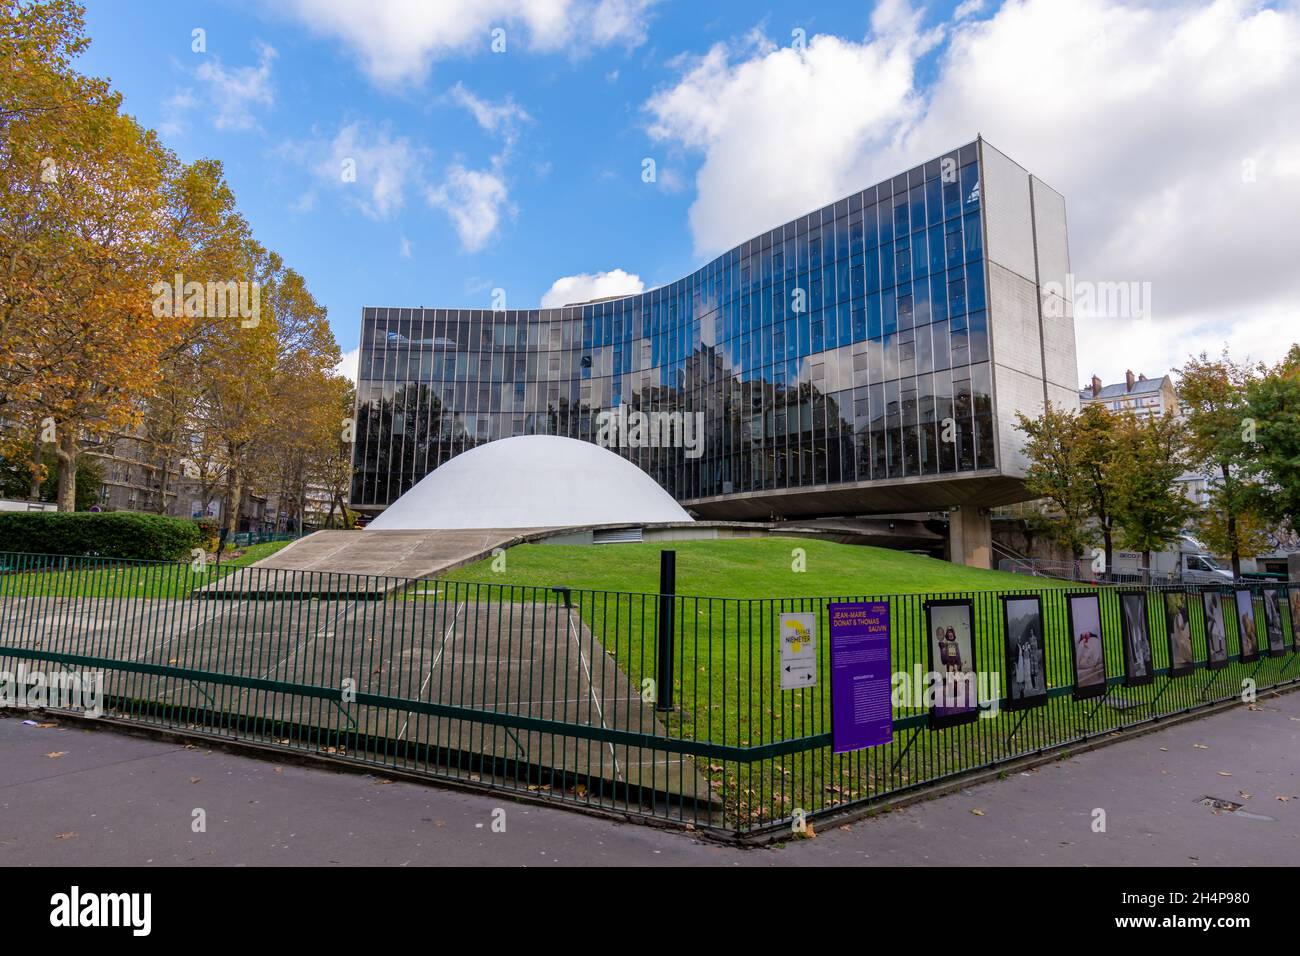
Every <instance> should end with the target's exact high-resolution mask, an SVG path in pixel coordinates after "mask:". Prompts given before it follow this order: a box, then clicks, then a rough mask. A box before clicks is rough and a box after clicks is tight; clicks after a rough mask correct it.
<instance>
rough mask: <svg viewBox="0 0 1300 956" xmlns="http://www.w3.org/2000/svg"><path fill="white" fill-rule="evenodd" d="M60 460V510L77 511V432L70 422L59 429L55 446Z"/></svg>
mask: <svg viewBox="0 0 1300 956" xmlns="http://www.w3.org/2000/svg"><path fill="white" fill-rule="evenodd" d="M54 449H55V454H56V455H58V458H59V497H58V502H59V510H60V511H76V510H77V430H76V428H75V427H74V426H73V425H72V424H71V423H70V422H64V423H63V425H62V426H61V427H60V429H59V435H58V441H57V442H55V445H54Z"/></svg>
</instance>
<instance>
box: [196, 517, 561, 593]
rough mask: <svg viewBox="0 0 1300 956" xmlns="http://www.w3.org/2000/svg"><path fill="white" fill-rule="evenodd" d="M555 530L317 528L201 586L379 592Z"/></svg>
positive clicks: (206, 589)
mask: <svg viewBox="0 0 1300 956" xmlns="http://www.w3.org/2000/svg"><path fill="white" fill-rule="evenodd" d="M554 530H555V529H551V528H475V529H470V530H442V531H379V530H367V531H317V532H315V533H314V534H309V535H307V537H305V538H300V539H299V540H297V541H295V542H293V544H291V545H289V546H288V547H287V548H282V549H281V550H279V551H277V552H276V553H275V554H273V555H271V556H270V557H269V558H264V559H263V560H261V561H258V562H257V563H256V564H252V565H249V566H248V567H247V568H240V569H239V570H238V571H234V572H232V573H230V574H228V575H226V576H225V577H223V578H222V579H221V580H219V581H216V582H214V583H212V584H209V585H207V586H206V587H203V588H200V589H199V590H198V591H197V592H195V593H196V594H197V595H199V596H203V597H310V596H312V595H315V594H331V595H335V596H356V597H361V596H365V595H367V594H369V595H372V596H377V595H379V594H383V593H385V592H387V591H391V590H393V589H394V588H397V587H401V586H402V585H403V584H404V583H405V582H406V580H410V579H417V578H430V577H434V576H435V575H438V574H442V573H444V572H447V571H450V570H453V569H454V568H458V567H460V566H462V565H465V564H472V563H473V562H475V561H479V560H482V559H483V558H485V557H487V556H488V555H490V554H491V553H492V551H493V550H494V549H496V548H508V547H511V546H512V545H515V544H519V543H520V542H523V541H531V540H535V539H537V538H540V537H545V536H546V535H547V534H548V533H550V532H552V531H554Z"/></svg>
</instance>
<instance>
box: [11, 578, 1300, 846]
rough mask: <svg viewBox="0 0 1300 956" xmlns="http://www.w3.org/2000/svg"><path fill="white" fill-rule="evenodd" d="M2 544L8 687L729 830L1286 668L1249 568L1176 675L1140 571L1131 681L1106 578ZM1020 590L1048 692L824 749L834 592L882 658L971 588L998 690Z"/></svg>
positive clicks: (972, 764) (1025, 751)
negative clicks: (428, 563) (1219, 643)
mask: <svg viewBox="0 0 1300 956" xmlns="http://www.w3.org/2000/svg"><path fill="white" fill-rule="evenodd" d="M0 567H2V568H3V569H4V570H3V572H0V670H2V671H5V672H8V673H9V674H11V675H18V676H19V677H20V678H21V679H20V680H19V681H18V683H19V685H21V686H22V687H26V688H35V687H36V686H38V685H39V683H40V682H41V681H42V680H43V681H44V682H45V683H46V684H52V683H54V682H56V680H63V681H65V682H72V681H73V680H74V679H75V678H78V677H79V676H80V677H85V676H86V675H88V674H101V675H102V677H101V679H100V683H99V685H98V688H99V690H98V693H99V694H101V695H102V696H101V697H99V698H98V700H99V702H100V703H101V705H102V708H103V713H104V715H106V716H110V717H114V718H118V719H122V720H126V721H130V722H133V723H138V724H148V725H152V726H157V727H164V728H171V729H177V730H183V731H187V732H191V733H198V734H206V735H212V736H214V737H219V738H227V739H233V740H239V741H246V742H254V743H258V744H262V745H267V746H271V747H275V748H283V749H287V750H294V751H303V752H310V753H313V754H323V755H327V756H329V757H332V758H335V759H339V760H346V761H352V762H357V763H361V764H365V765H368V766H371V767H373V768H374V769H375V770H376V772H383V771H385V770H400V771H406V772H411V773H415V774H420V775H427V776H430V777H436V778H444V779H458V780H462V781H470V782H473V783H476V784H479V785H482V786H486V787H491V788H499V789H503V790H509V791H516V792H521V793H529V794H532V795H534V796H538V797H543V798H547V799H550V800H554V801H557V802H561V803H570V804H572V803H577V804H582V805H584V806H589V807H599V808H603V809H606V810H611V811H615V812H619V813H625V814H628V815H631V816H635V817H649V818H656V819H659V820H667V821H673V822H676V823H680V824H690V825H693V826H695V827H698V828H707V829H711V830H716V831H720V832H726V833H732V834H738V833H753V832H761V831H764V830H768V829H774V828H778V827H786V826H789V823H790V821H791V820H792V819H794V818H796V817H797V816H799V815H800V814H806V815H808V816H809V817H815V816H816V815H818V814H822V813H826V812H830V811H834V810H838V809H843V808H846V807H850V806H854V805H862V804H868V803H870V802H872V801H878V800H880V799H881V798H884V797H888V796H892V795H896V794H899V793H902V792H905V791H907V790H909V789H912V788H917V787H920V786H923V785H926V784H931V783H934V782H935V781H939V780H943V779H944V778H948V777H952V776H954V775H957V774H962V773H965V772H968V771H971V770H975V769H978V768H985V767H990V766H994V765H997V764H1000V763H1005V762H1007V761H1010V760H1014V759H1016V758H1020V757H1023V756H1026V755H1032V754H1038V753H1043V752H1045V751H1050V750H1052V749H1054V748H1058V747H1061V746H1063V745H1065V744H1069V743H1072V742H1076V741H1080V740H1083V739H1086V738H1090V737H1095V736H1098V735H1104V734H1108V733H1111V732H1113V731H1115V730H1118V729H1121V728H1125V727H1133V726H1136V725H1139V724H1143V723H1146V722H1149V721H1153V720H1157V719H1159V718H1161V717H1165V716H1169V715H1172V714H1177V713H1181V712H1185V711H1191V710H1195V709H1197V708H1201V707H1205V706H1208V705H1210V704H1213V703H1215V702H1218V701H1222V700H1227V699H1230V698H1233V697H1237V696H1240V695H1241V694H1242V690H1243V686H1246V684H1245V682H1246V681H1247V680H1249V681H1253V682H1254V684H1255V686H1257V687H1258V688H1260V689H1266V688H1268V687H1271V686H1275V685H1280V684H1284V683H1291V682H1294V681H1295V680H1296V679H1297V678H1300V667H1297V664H1296V660H1297V654H1296V653H1295V647H1296V633H1295V627H1296V626H1297V625H1298V624H1300V620H1292V611H1293V608H1294V607H1295V606H1296V605H1293V604H1292V603H1291V602H1290V601H1289V600H1287V597H1288V595H1287V593H1286V591H1285V589H1281V593H1280V597H1281V600H1280V602H1279V603H1278V604H1277V605H1276V606H1277V607H1278V608H1279V609H1280V614H1281V617H1280V618H1278V619H1277V620H1278V621H1279V626H1281V627H1283V628H1284V631H1285V636H1286V640H1285V647H1284V648H1283V649H1281V653H1279V654H1278V655H1277V656H1269V655H1268V644H1267V642H1266V641H1265V640H1264V638H1263V635H1264V633H1265V628H1264V625H1263V622H1264V621H1265V614H1264V607H1263V597H1262V589H1256V592H1255V594H1254V602H1255V604H1254V614H1255V619H1256V620H1258V621H1259V622H1261V625H1260V628H1259V632H1260V635H1261V639H1260V641H1261V644H1262V645H1263V650H1264V656H1262V657H1261V658H1260V659H1259V660H1257V661H1243V660H1242V659H1241V647H1240V634H1239V628H1238V626H1237V620H1236V615H1234V614H1229V615H1227V616H1226V625H1227V645H1228V652H1229V660H1228V663H1227V666H1225V667H1223V668H1222V669H1215V670H1209V669H1207V668H1206V667H1205V663H1206V656H1207V649H1206V635H1205V627H1204V620H1203V618H1202V617H1201V615H1200V614H1193V615H1192V616H1191V627H1192V637H1193V646H1194V648H1195V651H1196V658H1197V668H1196V670H1195V671H1194V672H1193V673H1191V674H1188V675H1186V676H1177V677H1173V676H1170V674H1169V659H1168V653H1169V652H1168V648H1167V644H1166V642H1165V640H1164V639H1163V637H1164V635H1165V634H1166V629H1165V617H1164V610H1163V602H1162V601H1161V600H1160V599H1159V598H1158V596H1159V595H1160V593H1161V590H1162V589H1148V591H1147V593H1148V594H1149V595H1155V596H1156V599H1152V600H1149V601H1148V624H1149V631H1150V634H1151V635H1152V641H1151V643H1152V647H1153V651H1154V665H1155V673H1156V675H1157V677H1156V680H1155V681H1153V682H1151V683H1148V684H1146V685H1144V686H1125V683H1124V678H1123V676H1122V675H1123V664H1122V661H1123V657H1122V648H1121V626H1120V606H1119V597H1118V594H1119V592H1118V591H1117V590H1115V589H1110V588H1102V589H1100V590H1096V591H1094V590H1092V589H1088V588H1078V587H1071V586H1045V587H1041V588H1024V589H1018V590H1001V591H966V592H954V593H944V594H899V595H869V594H863V595H844V596H839V597H829V596H828V597H823V598H794V599H783V598H755V599H733V598H708V597H691V596H682V595H674V596H664V595H657V594H640V593H620V592H611V591H589V590H582V589H577V588H567V587H531V586H518V585H500V584H490V583H482V584H476V583H465V582H458V581H408V580H399V579H392V578H381V577H371V576H364V575H338V574H332V575H319V574H315V573H312V572H290V571H277V570H264V569H258V568H245V569H234V568H221V569H216V568H214V567H212V566H211V565H201V566H198V565H196V566H190V565H186V564H174V565H173V564H153V563H143V562H108V561H100V560H95V559H86V558H54V557H49V556H38V555H13V554H11V555H0ZM231 574H238V575H241V577H240V578H238V579H235V578H229V579H227V577H226V576H227V575H231ZM236 580H238V582H239V586H238V587H233V586H229V585H231V582H233V581H236ZM219 581H220V582H221V583H222V584H223V585H226V586H224V587H222V588H216V587H213V585H214V584H217V583H218V582H219ZM205 589H206V590H205ZM1187 590H1188V593H1196V589H1194V588H1191V589H1187ZM1077 593H1098V594H1099V597H1100V606H1101V626H1102V634H1103V645H1104V649H1105V656H1106V673H1107V677H1108V680H1107V688H1106V692H1105V694H1104V695H1103V696H1100V697H1097V698H1094V699H1088V700H1076V699H1074V694H1073V687H1072V684H1071V681H1072V671H1071V656H1070V646H1069V637H1068V630H1067V616H1066V597H1067V596H1068V595H1070V594H1077ZM1009 594H1023V595H1038V596H1040V597H1041V599H1042V611H1043V623H1044V626H1045V635H1046V649H1047V661H1046V665H1047V677H1048V685H1049V692H1048V700H1047V703H1046V704H1045V705H1044V706H1041V707H1038V708H1035V709H1032V710H1020V711H1011V710H1007V709H1005V708H1004V709H1001V710H1000V711H999V712H998V713H997V714H996V716H988V717H981V719H977V720H975V721H973V722H970V723H966V724H964V725H961V726H954V727H947V728H944V729H939V730H933V729H930V726H929V719H928V714H927V710H926V707H925V703H924V702H923V701H921V700H912V701H905V702H903V703H897V702H896V706H895V707H894V713H893V717H894V739H893V742H892V743H889V744H886V745H883V746H879V747H872V748H870V749H866V750H860V751H856V752H852V753H847V754H840V755H836V754H833V753H832V748H831V713H830V701H831V692H830V669H829V641H827V640H826V639H825V634H826V622H827V611H826V605H827V604H829V603H831V602H834V601H845V600H854V601H857V600H875V601H886V602H888V604H889V606H890V611H891V615H890V616H891V622H892V634H891V641H892V654H893V660H892V670H893V671H894V672H895V673H899V672H906V673H909V674H913V673H917V672H918V671H925V670H926V669H928V667H929V661H928V650H927V625H926V618H925V603H926V602H927V601H930V600H951V599H967V600H969V601H970V602H971V603H972V606H973V612H974V620H973V623H974V643H975V655H976V661H975V665H976V668H977V669H978V670H980V671H990V672H993V673H994V674H995V675H996V676H995V680H996V681H997V684H996V685H995V687H996V688H997V689H998V692H999V693H1000V694H1001V695H1003V696H1004V695H1005V694H1006V693H1007V688H1006V671H1007V666H1006V663H1005V662H1006V659H1007V655H1006V651H1005V647H1004V634H1003V629H1004V622H1003V618H1002V610H1001V602H1000V600H999V598H1000V597H1001V596H1002V595H1009ZM1195 603H1196V604H1199V603H1200V602H1199V600H1198V601H1196V602H1195ZM1226 603H1227V605H1228V606H1229V607H1231V606H1232V600H1231V597H1230V596H1229V598H1228V599H1227V602H1226ZM1297 604H1300V601H1298V602H1297ZM785 611H803V612H813V613H815V614H816V615H817V616H818V621H819V633H820V634H821V635H823V637H822V639H821V640H819V641H818V642H817V645H818V653H819V662H818V680H817V682H816V684H815V685H814V686H812V687H808V688H802V689H799V690H796V691H782V690H780V689H779V687H780V682H779V665H780V652H779V646H778V631H779V619H780V614H781V613H782V612H785ZM668 614H671V619H672V629H671V634H672V653H671V657H669V658H663V657H661V656H660V655H659V647H660V645H659V642H658V640H657V632H658V630H659V620H660V617H661V615H668ZM661 668H662V669H661ZM37 670H40V671H42V672H43V674H44V676H43V677H42V678H39V679H38V678H36V677H35V676H34V674H33V672H35V671H37ZM669 673H671V684H670V685H669V686H668V687H663V686H662V682H663V680H664V678H665V677H666V676H667V675H668V674H669ZM51 693H52V692H51ZM670 696H671V707H670V708H668V707H666V704H667V703H668V698H669V697H670ZM26 702H27V703H31V700H30V698H29V699H27V700H26Z"/></svg>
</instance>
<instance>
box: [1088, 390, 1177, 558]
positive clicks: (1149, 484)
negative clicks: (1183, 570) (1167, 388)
mask: <svg viewBox="0 0 1300 956" xmlns="http://www.w3.org/2000/svg"><path fill="white" fill-rule="evenodd" d="M1186 450H1187V429H1186V426H1185V425H1184V424H1183V423H1182V422H1181V421H1180V420H1179V419H1178V418H1177V416H1175V415H1174V414H1173V413H1172V412H1166V413H1165V414H1164V415H1160V416H1156V415H1150V416H1145V417H1141V418H1139V417H1138V416H1136V415H1133V414H1132V413H1126V414H1123V415H1119V416H1116V419H1115V445H1114V449H1113V451H1112V453H1111V457H1110V469H1109V470H1110V483H1111V488H1112V489H1113V492H1114V505H1113V507H1114V509H1115V519H1116V524H1117V526H1118V528H1119V538H1120V543H1121V544H1122V545H1123V546H1124V547H1126V548H1129V549H1131V550H1133V551H1137V552H1138V553H1139V554H1141V555H1142V570H1143V572H1144V573H1145V574H1146V575H1148V576H1149V574H1150V570H1151V553H1152V552H1153V551H1161V550H1163V549H1164V548H1165V547H1166V546H1167V545H1168V544H1169V543H1170V542H1172V541H1174V540H1175V539H1176V538H1177V537H1178V535H1179V534H1180V533H1181V532H1182V531H1183V528H1184V527H1185V526H1186V525H1187V523H1188V521H1189V520H1191V518H1192V517H1193V516H1194V515H1195V512H1196V507H1195V505H1193V504H1192V502H1191V501H1189V500H1188V499H1187V496H1186V495H1184V494H1183V492H1182V489H1181V488H1180V487H1179V484H1178V477H1179V476H1180V475H1182V473H1183V472H1184V471H1185V470H1186Z"/></svg>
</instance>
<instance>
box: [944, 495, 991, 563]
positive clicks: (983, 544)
mask: <svg viewBox="0 0 1300 956" xmlns="http://www.w3.org/2000/svg"><path fill="white" fill-rule="evenodd" d="M948 560H950V561H951V562H952V563H953V564H964V565H966V566H967V567H971V568H991V567H993V521H992V519H991V518H990V517H989V515H988V513H987V512H982V511H981V509H980V508H979V506H978V505H962V506H961V507H959V508H955V509H953V510H952V511H951V512H949V514H948Z"/></svg>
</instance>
